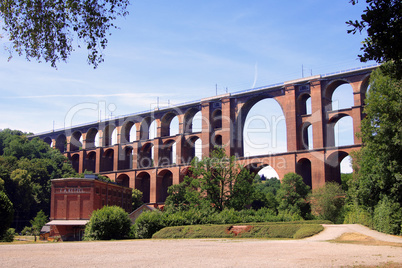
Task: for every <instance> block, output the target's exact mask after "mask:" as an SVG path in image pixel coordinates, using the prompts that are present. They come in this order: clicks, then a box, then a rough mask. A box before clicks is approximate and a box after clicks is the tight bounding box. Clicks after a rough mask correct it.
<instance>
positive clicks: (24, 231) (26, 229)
mask: <svg viewBox="0 0 402 268" xmlns="http://www.w3.org/2000/svg"><path fill="white" fill-rule="evenodd" d="M21 234H22V235H32V227H29V226H25V227H24V229H22V231H21Z"/></svg>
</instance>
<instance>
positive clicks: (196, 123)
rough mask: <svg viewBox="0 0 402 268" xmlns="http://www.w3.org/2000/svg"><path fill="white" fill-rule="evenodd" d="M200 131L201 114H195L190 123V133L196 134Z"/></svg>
mask: <svg viewBox="0 0 402 268" xmlns="http://www.w3.org/2000/svg"><path fill="white" fill-rule="evenodd" d="M201 131H202V113H201V111H199V112H197V113H196V114H195V115H194V117H193V119H192V121H191V132H192V133H197V132H201Z"/></svg>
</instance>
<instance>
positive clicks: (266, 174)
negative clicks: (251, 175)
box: [258, 165, 279, 180]
mask: <svg viewBox="0 0 402 268" xmlns="http://www.w3.org/2000/svg"><path fill="white" fill-rule="evenodd" d="M258 175H260V177H261V180H269V179H271V178H277V179H278V180H279V175H278V173H277V172H276V170H275V169H274V168H273V167H271V166H265V165H264V166H263V168H261V169H260V170H259V171H258Z"/></svg>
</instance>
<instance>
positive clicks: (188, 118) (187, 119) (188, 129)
mask: <svg viewBox="0 0 402 268" xmlns="http://www.w3.org/2000/svg"><path fill="white" fill-rule="evenodd" d="M198 113H199V114H198ZM196 114H198V115H197V117H196V120H194V116H195V115H196ZM194 121H195V122H194ZM197 122H201V112H200V111H199V109H196V108H190V109H188V110H187V111H186V113H185V114H184V121H183V126H184V130H183V131H184V133H186V134H188V133H193V132H199V131H201V125H199V126H197V124H198V123H197ZM194 123H197V124H196V126H195V128H196V130H197V131H194V130H193V125H194Z"/></svg>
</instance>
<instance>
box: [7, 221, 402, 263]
mask: <svg viewBox="0 0 402 268" xmlns="http://www.w3.org/2000/svg"><path fill="white" fill-rule="evenodd" d="M343 232H369V233H370V236H371V237H374V235H373V233H372V232H373V231H371V230H369V229H367V228H365V227H362V226H360V225H325V231H324V232H322V233H321V234H319V235H317V236H315V237H312V238H308V239H302V240H262V239H261V240H252V239H182V240H132V241H109V242H69V243H68V242H64V243H43V244H23V245H18V244H12V245H0V267H208V268H212V267H345V266H346V267H348V266H350V267H353V266H356V265H378V264H384V263H389V262H392V263H396V264H400V266H398V265H396V266H394V267H402V247H394V246H367V245H355V244H341V243H330V242H324V241H323V240H326V239H327V238H329V239H332V238H334V237H335V236H339V235H340V234H341V233H343ZM375 233H377V232H375ZM365 234H366V233H365ZM366 235H368V234H366ZM376 235H377V234H376ZM385 236H386V237H388V238H387V239H391V240H393V239H394V238H396V239H397V240H398V241H399V242H400V243H402V239H401V238H398V237H393V236H387V235H385ZM378 237H383V234H379V236H378ZM381 239H382V238H381ZM385 241H387V240H385Z"/></svg>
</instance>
